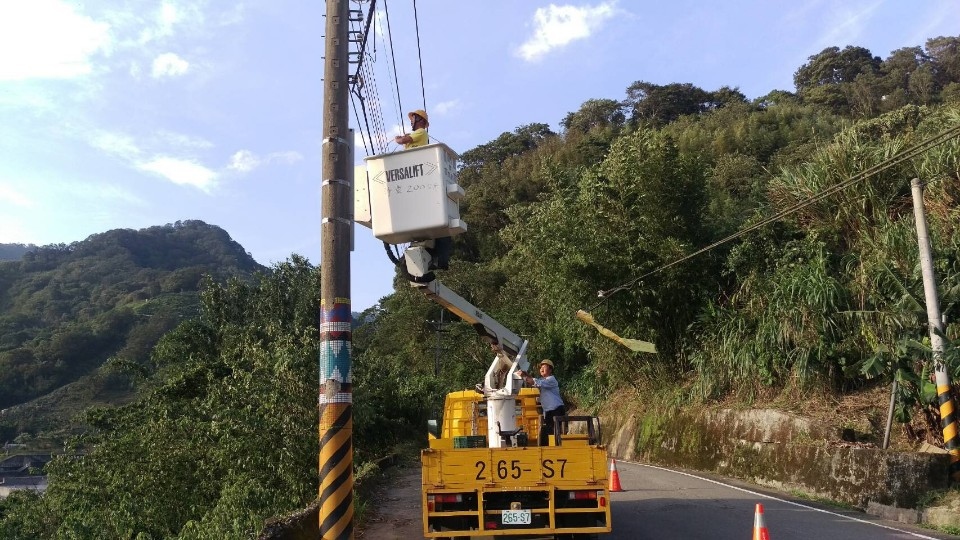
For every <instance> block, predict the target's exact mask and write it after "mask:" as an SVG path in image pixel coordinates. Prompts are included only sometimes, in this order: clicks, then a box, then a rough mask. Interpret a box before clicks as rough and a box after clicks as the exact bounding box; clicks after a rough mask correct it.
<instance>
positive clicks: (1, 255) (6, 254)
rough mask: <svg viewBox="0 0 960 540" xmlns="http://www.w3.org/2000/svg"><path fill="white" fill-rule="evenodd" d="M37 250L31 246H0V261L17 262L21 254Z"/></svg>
mask: <svg viewBox="0 0 960 540" xmlns="http://www.w3.org/2000/svg"><path fill="white" fill-rule="evenodd" d="M32 249H37V246H35V245H33V244H0V261H18V260H20V258H21V257H23V254H24V253H26V252H28V251H30V250H32Z"/></svg>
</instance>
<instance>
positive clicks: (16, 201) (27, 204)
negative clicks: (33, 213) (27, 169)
mask: <svg viewBox="0 0 960 540" xmlns="http://www.w3.org/2000/svg"><path fill="white" fill-rule="evenodd" d="M0 203H2V204H9V205H12V206H19V207H21V208H33V206H34V204H33V200H31V199H30V198H29V197H27V196H26V195H24V194H23V193H20V192H19V191H17V190H15V189H13V188H12V187H10V186H5V185H3V184H0Z"/></svg>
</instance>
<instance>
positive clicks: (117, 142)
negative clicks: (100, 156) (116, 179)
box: [89, 131, 140, 160]
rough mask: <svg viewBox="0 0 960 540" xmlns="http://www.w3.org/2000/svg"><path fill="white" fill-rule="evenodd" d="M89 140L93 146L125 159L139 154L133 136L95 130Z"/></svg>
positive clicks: (138, 148) (130, 158) (133, 157)
mask: <svg viewBox="0 0 960 540" xmlns="http://www.w3.org/2000/svg"><path fill="white" fill-rule="evenodd" d="M89 141H90V145H91V146H93V147H94V148H98V149H100V150H103V151H104V152H106V153H108V154H112V155H115V156H119V157H121V158H123V159H126V160H133V159H135V158H136V157H137V156H139V155H140V147H138V146H137V143H136V142H134V140H133V138H132V137H130V136H127V135H123V134H121V133H111V132H109V131H97V132H95V133H93V135H92V136H91V137H90V139H89Z"/></svg>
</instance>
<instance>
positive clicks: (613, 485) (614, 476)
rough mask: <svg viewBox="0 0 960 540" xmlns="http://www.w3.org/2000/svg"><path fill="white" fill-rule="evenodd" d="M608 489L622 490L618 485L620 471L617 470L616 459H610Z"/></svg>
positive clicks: (612, 490)
mask: <svg viewBox="0 0 960 540" xmlns="http://www.w3.org/2000/svg"><path fill="white" fill-rule="evenodd" d="M610 491H611V492H614V491H623V488H622V487H620V473H618V472H617V460H616V459H611V460H610Z"/></svg>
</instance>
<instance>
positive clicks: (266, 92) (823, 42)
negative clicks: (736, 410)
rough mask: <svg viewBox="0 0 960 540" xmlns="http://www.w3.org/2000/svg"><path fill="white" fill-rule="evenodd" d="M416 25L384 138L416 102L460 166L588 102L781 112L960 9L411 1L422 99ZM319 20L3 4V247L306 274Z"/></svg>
mask: <svg viewBox="0 0 960 540" xmlns="http://www.w3.org/2000/svg"><path fill="white" fill-rule="evenodd" d="M354 5H356V4H354ZM363 5H364V6H366V5H368V4H367V3H364V4H363ZM377 5H378V7H380V8H381V9H382V6H383V5H384V2H383V0H380V1H378V3H377ZM413 6H414V4H413V2H412V0H403V1H399V0H388V2H387V3H386V7H387V8H388V9H389V16H390V26H391V29H392V30H393V32H392V33H393V36H392V37H393V44H394V47H395V56H396V61H397V69H398V71H399V84H398V85H397V86H398V87H399V101H400V104H401V105H400V106H398V105H396V102H397V100H398V98H397V96H396V94H395V92H396V89H395V86H394V85H393V84H392V75H391V70H390V66H391V64H390V62H389V55H387V54H385V53H387V52H388V49H387V46H386V44H385V40H384V39H383V37H382V36H378V37H377V38H376V39H375V43H376V49H375V51H371V52H375V53H376V56H375V57H374V58H373V59H372V62H373V63H372V64H371V65H372V66H373V70H374V73H375V75H376V78H377V85H376V88H377V92H378V95H379V109H380V111H381V114H382V117H383V122H384V125H385V131H387V132H390V133H389V135H391V136H392V135H393V134H394V132H395V131H396V130H397V129H398V124H399V123H400V122H401V120H405V115H404V114H403V113H404V112H405V111H408V110H413V109H416V108H420V107H422V106H423V98H422V94H425V96H426V106H427V109H428V111H429V112H430V120H431V129H430V134H431V136H432V137H434V138H435V139H437V140H440V141H442V142H444V143H446V144H447V145H449V146H450V147H451V148H453V149H455V150H458V151H461V152H462V151H465V150H469V149H471V148H473V147H475V146H477V145H479V144H483V143H486V142H488V141H490V140H492V139H493V138H495V137H497V136H498V135H499V134H500V133H502V132H504V131H512V130H513V129H514V128H516V127H517V126H520V125H523V124H528V123H531V122H544V123H548V124H550V125H551V126H552V127H553V128H554V129H555V130H559V125H558V124H559V121H560V120H561V119H563V117H564V116H565V115H566V114H567V113H568V112H571V111H575V110H577V109H578V108H579V107H580V104H581V103H583V102H584V101H585V100H587V99H592V98H611V99H622V98H623V97H624V90H625V89H626V87H627V86H629V85H630V84H631V83H632V82H634V81H637V80H645V81H650V82H653V83H656V84H668V83H671V82H680V83H687V82H689V83H693V84H695V85H697V86H699V87H701V88H703V89H705V90H715V89H717V88H719V87H720V86H724V85H727V86H736V87H739V88H740V90H741V91H742V92H743V93H744V94H746V95H747V97H748V98H755V97H759V96H762V95H765V94H766V93H767V92H769V91H770V90H773V89H784V90H793V82H792V76H793V72H794V71H795V70H796V69H797V68H798V67H800V66H801V65H802V64H803V63H804V62H805V61H806V60H807V58H808V57H809V56H811V55H813V54H816V53H818V52H820V51H821V50H823V49H824V48H825V47H829V46H834V45H836V46H839V47H844V46H846V45H857V46H862V47H866V48H867V49H869V50H870V51H871V52H872V53H873V54H874V55H876V56H880V57H881V58H885V57H887V56H888V55H889V54H890V52H891V51H893V50H895V49H898V48H900V47H906V46H916V45H921V46H922V45H923V44H924V43H925V42H926V40H927V39H928V38H931V37H936V36H941V35H949V36H957V35H960V2H958V1H957V0H917V1H913V2H903V1H902V0H896V1H895V0H888V1H864V0H848V1H844V2H839V1H825V0H815V1H803V0H798V1H793V2H786V1H781V2H777V1H770V0H764V1H761V0H742V1H737V2H723V3H720V2H702V1H701V2H694V1H691V0H674V1H672V2H644V1H628V0H619V1H613V0H611V1H606V2H602V1H593V2H572V3H562V2H561V3H548V2H541V1H534V0H530V1H516V0H513V1H507V0H484V1H476V2H465V1H452V0H420V1H418V2H417V3H416V9H417V14H418V21H419V27H420V46H421V49H422V62H423V76H424V80H425V87H424V88H423V89H422V90H421V85H420V71H419V65H418V56H417V41H416V34H415V21H414V15H413V13H414V10H413ZM324 10H325V8H324V3H323V2H320V1H318V0H289V1H285V0H251V1H240V2H227V1H219V2H208V1H202V0H190V1H186V0H160V1H157V0H150V1H147V0H86V1H84V2H77V1H70V2H68V1H62V0H3V1H2V2H0V51H3V52H2V53H0V242H23V243H35V244H48V243H59V242H65V243H69V242H73V241H77V240H82V239H84V238H86V237H87V236H89V235H91V234H94V233H98V232H103V231H106V230H109V229H113V228H134V229H138V228H143V227H149V226H152V225H162V224H165V223H172V222H175V221H177V220H186V219H201V220H203V221H206V222H208V223H212V224H215V225H219V226H221V227H223V228H224V229H226V230H227V231H228V232H229V233H230V235H231V236H232V237H233V238H234V239H235V240H237V241H238V242H240V243H241V244H242V245H243V246H244V247H245V248H246V249H247V250H248V251H250V252H251V253H252V254H253V256H254V257H255V258H256V259H257V260H258V261H260V262H261V263H263V264H270V263H271V262H276V261H282V260H284V259H286V258H287V257H288V256H289V255H290V254H291V253H299V254H302V255H305V256H307V257H308V258H309V259H310V260H311V261H313V262H314V263H317V264H319V256H320V255H319V253H320V169H321V157H320V156H321V154H320V141H321V138H322V133H321V132H322V103H323V83H322V77H323V60H322V56H323V55H324V51H323V38H322V34H323V32H324V18H323V13H324ZM378 20H379V21H381V22H385V17H382V13H381V17H379V18H378ZM380 27H381V28H382V27H383V24H381V25H380ZM370 105H371V107H373V106H375V105H377V101H376V100H373V99H371V104H370ZM401 106H402V110H400V107H401ZM352 117H353V113H352V112H351V118H352ZM357 154H358V160H362V155H363V151H362V147H361V149H359V150H358V152H357ZM468 196H469V193H468ZM467 234H469V233H467ZM356 248H357V249H356V251H355V252H354V254H353V258H352V291H351V292H352V299H353V306H354V309H356V310H360V309H363V308H366V307H369V306H370V305H372V304H374V303H375V302H376V301H377V300H378V299H379V298H381V297H382V296H384V295H386V294H389V293H390V292H391V290H392V289H391V287H392V283H391V279H392V275H393V270H392V268H391V265H390V262H389V260H388V259H387V258H386V256H385V255H384V253H383V248H382V246H381V245H380V244H379V243H378V242H377V241H375V240H374V239H373V238H372V236H371V235H370V231H368V230H367V229H363V228H358V229H357V238H356Z"/></svg>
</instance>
